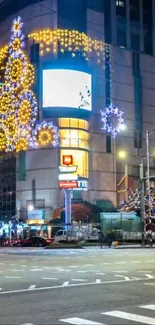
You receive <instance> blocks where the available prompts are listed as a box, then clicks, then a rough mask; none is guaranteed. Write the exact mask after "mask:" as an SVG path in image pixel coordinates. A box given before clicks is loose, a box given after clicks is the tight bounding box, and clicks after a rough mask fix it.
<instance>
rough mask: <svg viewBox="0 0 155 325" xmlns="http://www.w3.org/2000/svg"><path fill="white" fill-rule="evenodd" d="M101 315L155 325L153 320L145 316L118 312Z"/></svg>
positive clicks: (154, 319)
mask: <svg viewBox="0 0 155 325" xmlns="http://www.w3.org/2000/svg"><path fill="white" fill-rule="evenodd" d="M102 315H107V316H113V317H118V318H122V319H126V320H130V321H134V322H139V323H143V324H147V325H155V318H152V317H146V316H141V315H137V314H132V313H126V312H122V311H118V310H114V311H110V312H106V313H102Z"/></svg>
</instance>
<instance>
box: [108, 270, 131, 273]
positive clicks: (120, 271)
mask: <svg viewBox="0 0 155 325" xmlns="http://www.w3.org/2000/svg"><path fill="white" fill-rule="evenodd" d="M112 272H113V273H129V271H122V270H119V271H112Z"/></svg>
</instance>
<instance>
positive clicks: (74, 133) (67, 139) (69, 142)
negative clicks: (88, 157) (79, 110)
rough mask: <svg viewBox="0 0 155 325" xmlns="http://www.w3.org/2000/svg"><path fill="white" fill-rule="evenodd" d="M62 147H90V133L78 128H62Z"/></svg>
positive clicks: (60, 132)
mask: <svg viewBox="0 0 155 325" xmlns="http://www.w3.org/2000/svg"><path fill="white" fill-rule="evenodd" d="M59 134H60V147H72V148H83V149H87V150H88V149H89V143H88V141H89V133H88V132H86V131H83V130H77V129H61V130H60V131H59Z"/></svg>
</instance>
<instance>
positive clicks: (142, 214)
mask: <svg viewBox="0 0 155 325" xmlns="http://www.w3.org/2000/svg"><path fill="white" fill-rule="evenodd" d="M139 167H140V184H141V202H140V203H141V231H142V242H141V244H142V246H144V245H145V202H144V164H143V158H141V163H140V166H139Z"/></svg>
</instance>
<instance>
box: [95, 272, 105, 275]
mask: <svg viewBox="0 0 155 325" xmlns="http://www.w3.org/2000/svg"><path fill="white" fill-rule="evenodd" d="M96 274H98V275H105V273H102V272H98V273H96Z"/></svg>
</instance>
